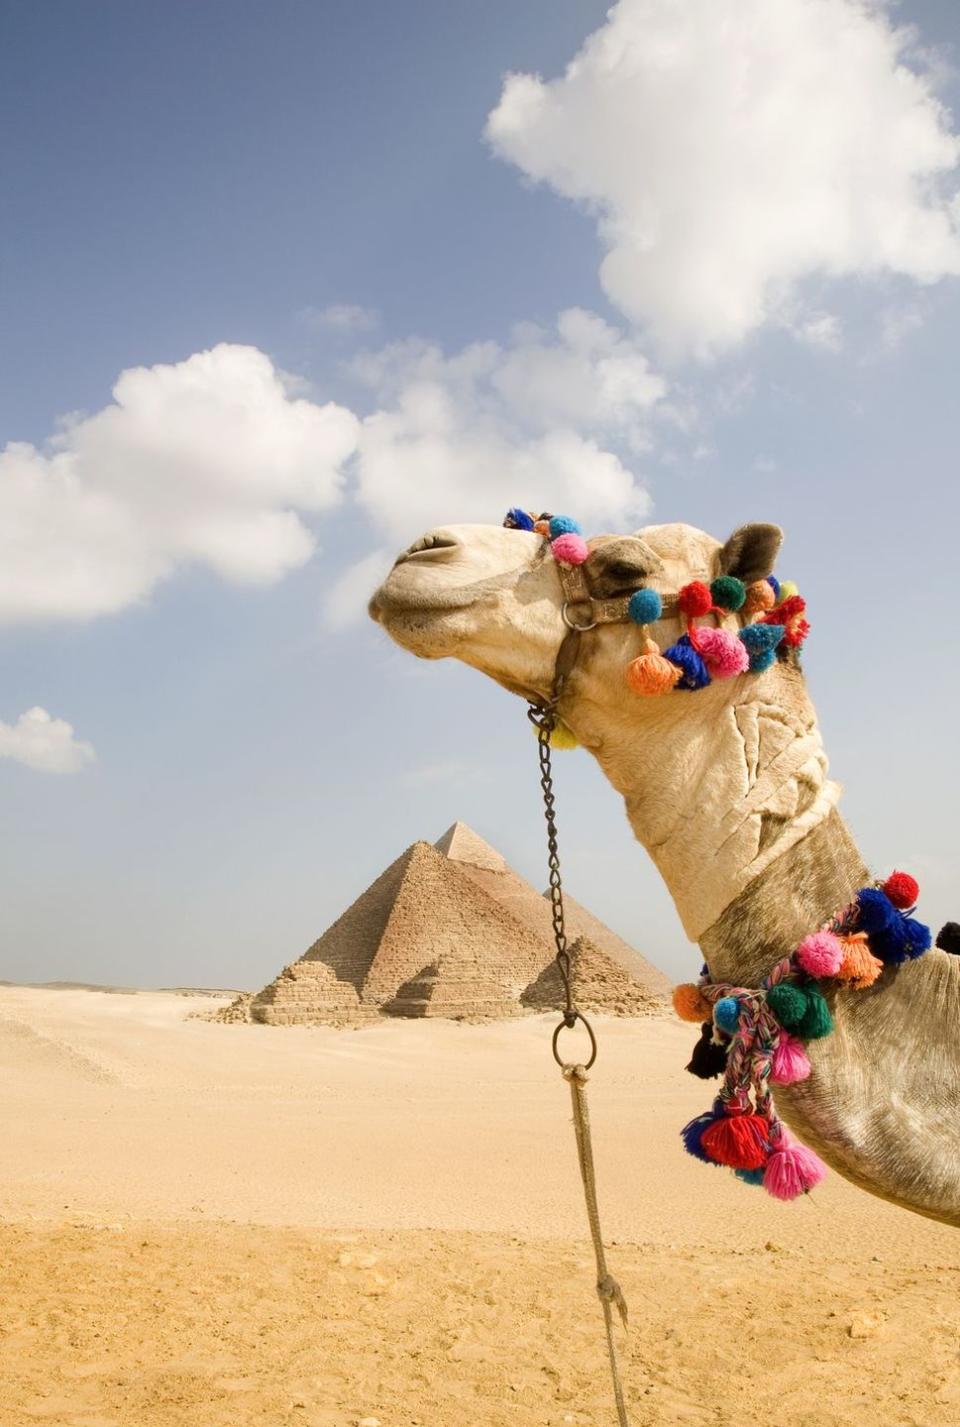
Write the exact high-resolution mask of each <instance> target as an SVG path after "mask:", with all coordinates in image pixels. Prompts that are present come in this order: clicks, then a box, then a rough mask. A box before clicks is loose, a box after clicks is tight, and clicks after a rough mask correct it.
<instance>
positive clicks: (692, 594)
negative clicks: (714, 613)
mask: <svg viewBox="0 0 960 1427" xmlns="http://www.w3.org/2000/svg"><path fill="white" fill-rule="evenodd" d="M677 603H678V604H679V606H680V609H681V610H682V612H683V613H684V614H685V615H688V616H689V618H690V619H696V618H697V617H698V616H699V615H702V614H709V613H710V611H711V610H712V609H713V595H711V593H710V589H709V587H708V586H707V585H705V584H704V583H703V582H702V580H691V582H690V584H689V585H684V587H683V589H682V590H681V591H680V593H679V595H678V596H677Z"/></svg>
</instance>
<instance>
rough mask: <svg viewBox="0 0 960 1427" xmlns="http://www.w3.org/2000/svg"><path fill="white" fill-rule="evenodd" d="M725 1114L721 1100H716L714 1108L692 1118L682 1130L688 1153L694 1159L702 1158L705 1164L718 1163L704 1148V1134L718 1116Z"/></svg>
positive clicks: (681, 1136) (682, 1137)
mask: <svg viewBox="0 0 960 1427" xmlns="http://www.w3.org/2000/svg"><path fill="white" fill-rule="evenodd" d="M722 1115H723V1107H722V1105H721V1104H720V1101H719V1100H716V1101H714V1105H713V1109H712V1110H708V1111H707V1113H706V1114H705V1115H697V1117H696V1119H693V1120H690V1121H689V1122H688V1123H687V1124H686V1125H684V1127H683V1129H682V1130H681V1131H680V1138H681V1140H682V1141H683V1147H684V1149H685V1150H686V1152H687V1154H690V1155H693V1157H694V1159H699V1160H702V1162H703V1163H704V1164H716V1163H717V1161H716V1160H713V1159H711V1158H710V1156H709V1155H708V1154H707V1152H706V1150H705V1149H704V1148H703V1136H704V1134H705V1133H706V1131H707V1130H708V1129H709V1128H710V1126H711V1125H713V1124H715V1123H716V1121H717V1117H718V1116H721V1117H722Z"/></svg>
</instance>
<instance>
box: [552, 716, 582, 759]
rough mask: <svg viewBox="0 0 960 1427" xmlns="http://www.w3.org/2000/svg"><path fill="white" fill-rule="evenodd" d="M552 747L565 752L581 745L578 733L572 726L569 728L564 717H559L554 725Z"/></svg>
mask: <svg viewBox="0 0 960 1427" xmlns="http://www.w3.org/2000/svg"><path fill="white" fill-rule="evenodd" d="M550 747H551V748H557V749H560V750H561V751H565V752H568V751H569V750H570V749H571V748H579V747H580V744H579V742H578V740H577V735H576V734H575V733H574V731H573V729H572V728H569V727H568V726H567V724H565V723H564V721H563V719H558V720H557V722H556V723H555V724H554V726H553V732H552V733H551V734H550Z"/></svg>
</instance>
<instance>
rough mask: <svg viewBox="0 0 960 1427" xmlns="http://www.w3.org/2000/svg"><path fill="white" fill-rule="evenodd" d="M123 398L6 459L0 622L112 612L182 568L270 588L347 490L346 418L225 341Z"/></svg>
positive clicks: (138, 381) (159, 371)
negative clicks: (292, 389)
mask: <svg viewBox="0 0 960 1427" xmlns="http://www.w3.org/2000/svg"><path fill="white" fill-rule="evenodd" d="M113 397H114V402H113V404H112V405H110V406H106V407H104V408H103V409H102V410H101V411H98V412H96V413H95V414H94V415H92V416H74V417H71V418H69V420H68V421H67V422H66V423H65V424H64V425H63V426H62V429H60V430H59V431H58V433H57V434H56V435H55V436H54V437H53V438H52V439H51V441H50V442H49V444H48V446H47V448H46V449H45V450H38V449H37V448H36V447H34V446H32V445H28V444H27V443H24V442H14V443H11V444H10V445H9V446H7V447H6V449H5V450H4V451H3V452H2V453H0V623H2V622H7V623H12V622H15V621H23V622H28V621H37V620H45V619H77V620H80V619H89V618H92V617H93V616H95V615H100V614H106V613H110V612H112V611H115V610H119V609H122V608H124V606H126V605H129V604H131V603H134V602H135V601H137V600H140V599H142V598H144V597H145V596H146V595H147V594H148V593H149V591H150V590H151V589H152V587H153V586H154V585H155V584H156V583H157V582H158V581H159V580H161V579H164V578H165V577H166V576H168V575H170V574H171V573H172V572H173V571H174V570H175V569H177V568H178V567H182V566H188V565H194V566H201V567H205V568H207V569H210V570H213V571H214V572H215V573H216V574H218V575H220V576H222V577H224V578H225V579H228V580H234V581H238V582H244V583H253V584H268V583H270V582H272V581H274V580H277V579H280V578H281V577H282V576H283V575H285V574H286V573H287V572H288V571H290V570H292V569H295V568H296V567H297V566H299V565H302V564H303V563H304V562H305V561H306V560H308V559H309V558H310V555H311V554H312V552H313V550H314V548H315V540H314V537H313V534H312V533H311V531H310V529H309V527H308V526H307V525H306V524H305V523H304V521H303V520H302V519H301V518H300V517H301V514H304V513H306V514H311V513H314V512H317V511H321V510H324V509H326V508H327V507H329V506H332V505H334V504H335V503H336V502H337V501H338V500H339V499H340V496H341V491H342V486H343V464H344V462H345V461H346V460H347V459H348V458H349V456H350V455H351V454H352V452H353V450H354V448H355V444H356V437H357V431H358V422H357V419H356V417H354V416H353V415H352V413H351V412H349V411H347V410H346V409H345V408H343V407H339V406H335V405H333V404H332V403H328V404H327V405H326V406H318V405H316V404H315V403H313V402H311V401H306V400H303V399H294V398H292V397H291V396H290V394H289V393H288V391H287V390H286V388H285V383H284V378H283V376H282V375H281V374H280V373H279V372H278V371H277V370H276V369H275V368H274V366H273V364H272V363H271V361H270V359H269V357H267V356H265V355H264V353H263V352H260V351H258V350H257V349H256V348H255V347H240V346H231V345H226V344H223V345H220V346H217V347H214V348H213V349H212V350H211V351H207V352H198V353H196V354H195V355H194V356H192V357H188V358H187V359H186V360H185V361H182V362H178V363H176V364H175V365H172V366H155V367H149V368H146V367H136V368H132V369H130V370H128V371H125V372H123V373H122V374H121V376H120V378H119V379H118V381H117V384H116V386H115V387H114V390H113Z"/></svg>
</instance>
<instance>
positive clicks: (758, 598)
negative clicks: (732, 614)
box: [743, 580, 777, 615]
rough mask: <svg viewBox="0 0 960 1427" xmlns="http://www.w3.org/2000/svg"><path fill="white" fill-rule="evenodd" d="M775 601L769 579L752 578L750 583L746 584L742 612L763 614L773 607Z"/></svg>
mask: <svg viewBox="0 0 960 1427" xmlns="http://www.w3.org/2000/svg"><path fill="white" fill-rule="evenodd" d="M776 602H777V597H776V595H775V594H774V593H773V589H772V588H771V586H770V581H769V580H754V582H753V584H752V585H748V586H747V595H746V599H745V600H744V602H743V613H744V614H746V615H750V614H763V613H764V612H765V611H766V610H768V609H773V606H774V605H775V604H776Z"/></svg>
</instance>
